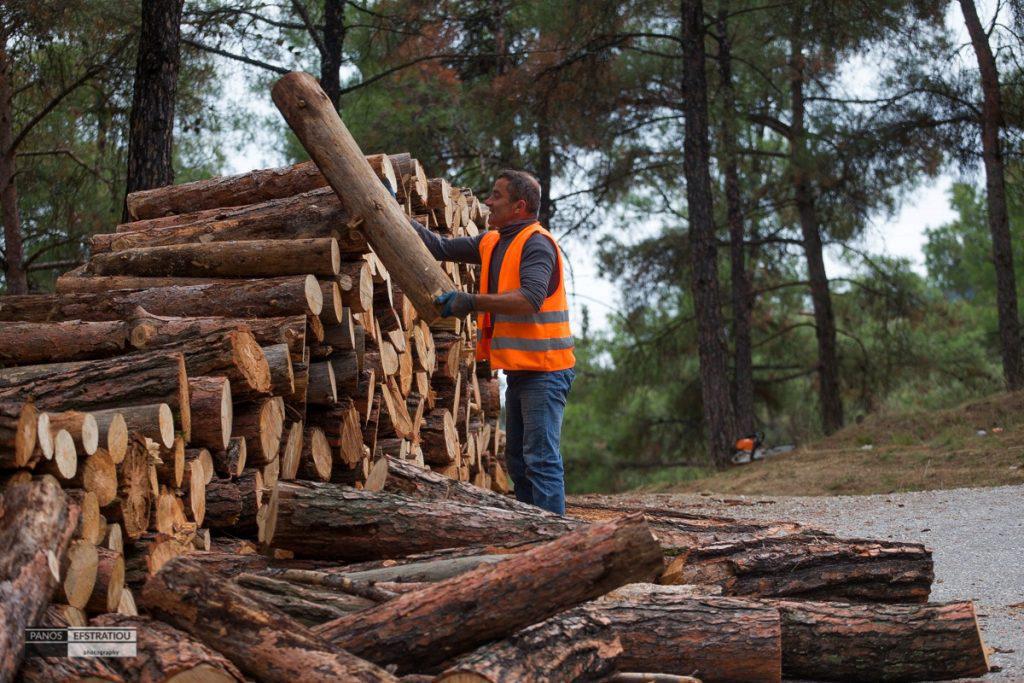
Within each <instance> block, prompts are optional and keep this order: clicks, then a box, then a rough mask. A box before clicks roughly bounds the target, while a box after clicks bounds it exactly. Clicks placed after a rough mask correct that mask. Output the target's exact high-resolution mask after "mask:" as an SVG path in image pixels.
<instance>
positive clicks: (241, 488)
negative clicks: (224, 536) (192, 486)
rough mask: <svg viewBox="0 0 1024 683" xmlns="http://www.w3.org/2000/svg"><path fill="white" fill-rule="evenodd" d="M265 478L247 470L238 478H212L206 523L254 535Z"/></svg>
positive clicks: (209, 485) (246, 534) (207, 491)
mask: <svg viewBox="0 0 1024 683" xmlns="http://www.w3.org/2000/svg"><path fill="white" fill-rule="evenodd" d="M261 485H262V478H257V477H256V471H255V470H246V471H245V472H244V473H243V474H242V475H240V476H239V477H237V478H236V479H231V480H228V479H213V480H212V481H210V483H209V484H208V485H207V487H206V520H205V521H206V526H207V527H209V528H211V529H218V530H224V531H229V532H230V533H232V534H233V535H236V536H245V537H254V534H255V533H256V530H257V525H256V513H257V512H258V511H259V507H260V504H259V501H260V496H261V495H262V491H261V490H260V486H261Z"/></svg>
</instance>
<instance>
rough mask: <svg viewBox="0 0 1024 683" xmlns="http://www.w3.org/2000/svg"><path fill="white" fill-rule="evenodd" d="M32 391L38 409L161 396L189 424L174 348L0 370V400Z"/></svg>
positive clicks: (105, 404) (186, 429)
mask: <svg viewBox="0 0 1024 683" xmlns="http://www.w3.org/2000/svg"><path fill="white" fill-rule="evenodd" d="M28 396H31V397H32V399H33V400H34V401H35V403H36V405H37V406H38V407H40V408H46V409H56V410H67V409H70V408H75V409H79V410H88V409H101V408H116V407H119V406H122V405H126V404H131V403H152V402H154V400H155V401H166V402H167V403H169V404H170V405H171V406H172V407H173V408H175V409H176V410H178V411H179V419H180V420H181V427H182V431H183V432H185V433H186V434H188V432H189V428H190V425H191V420H190V417H191V415H190V413H189V405H188V381H187V376H186V373H185V361H184V358H183V357H182V355H181V354H180V353H178V352H170V351H151V352H138V353H132V354H128V355H126V356H120V357H117V358H108V359H105V360H91V361H76V362H73V363H52V364H49V365H33V366H24V367H18V368H8V369H5V370H0V401H4V400H16V399H19V398H21V399H24V398H25V397H28Z"/></svg>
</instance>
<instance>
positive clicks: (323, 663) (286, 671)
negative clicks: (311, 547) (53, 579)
mask: <svg viewBox="0 0 1024 683" xmlns="http://www.w3.org/2000/svg"><path fill="white" fill-rule="evenodd" d="M141 604H142V605H143V606H145V607H146V609H148V610H149V611H150V612H151V613H153V614H154V615H155V616H157V617H158V618H160V619H161V620H163V621H166V622H168V623H170V624H171V625H173V626H175V627H177V628H180V629H181V630H183V631H185V632H186V633H189V634H191V635H192V636H193V637H195V638H198V639H199V640H201V641H203V642H204V643H206V644H207V645H209V646H210V647H212V648H214V649H215V650H217V651H218V652H220V653H221V654H223V655H224V656H226V657H227V658H228V659H230V660H231V661H232V662H234V663H235V665H236V666H238V668H239V669H241V670H242V671H243V672H244V673H246V674H248V675H250V676H253V677H255V678H257V679H259V680H262V681H280V682H281V683H294V682H295V681H331V680H335V681H394V680H395V678H394V676H392V675H391V674H389V673H388V672H386V671H384V670H383V669H380V668H378V667H376V666H373V665H372V664H370V663H368V662H365V661H363V660H361V659H358V658H356V657H353V656H352V655H350V654H348V653H347V652H345V650H342V649H341V648H339V647H333V646H331V645H330V644H329V643H327V642H325V641H324V640H323V639H322V638H320V637H319V636H316V635H314V634H313V633H312V632H310V631H309V630H308V629H307V628H306V627H305V626H303V625H302V624H300V623H299V622H297V621H295V620H294V619H292V618H291V617H289V616H288V615H287V614H285V613H283V612H281V611H280V610H277V609H275V608H273V607H270V606H269V605H266V604H265V603H261V602H258V601H257V600H255V599H253V597H252V596H251V595H250V594H249V592H248V591H246V590H245V589H243V588H240V587H238V586H237V585H235V584H233V583H231V582H229V581H226V580H224V579H219V578H213V577H211V576H210V575H209V574H208V573H207V572H205V571H204V570H203V568H202V566H200V565H199V564H196V563H195V562H191V561H189V560H188V559H187V558H175V559H173V560H171V561H170V562H168V563H167V564H166V565H165V566H164V568H163V569H162V570H161V571H160V572H159V573H157V574H156V575H155V576H152V577H150V578H149V580H147V581H146V585H145V587H144V588H143V589H142V596H141Z"/></svg>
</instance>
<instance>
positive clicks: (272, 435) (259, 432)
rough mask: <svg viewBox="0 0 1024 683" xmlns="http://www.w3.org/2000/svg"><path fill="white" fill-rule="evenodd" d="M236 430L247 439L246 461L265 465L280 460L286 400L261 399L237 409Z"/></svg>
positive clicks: (259, 465)
mask: <svg viewBox="0 0 1024 683" xmlns="http://www.w3.org/2000/svg"><path fill="white" fill-rule="evenodd" d="M233 424H234V426H233V433H234V434H235V435H236V436H240V437H242V438H244V439H245V451H246V462H247V464H248V465H250V466H256V467H262V466H263V465H267V464H269V463H271V462H273V461H274V460H276V459H277V456H278V451H279V450H280V448H281V436H282V434H283V433H284V400H283V399H281V397H280V396H274V397H272V398H266V399H261V400H259V401H254V402H252V403H245V404H241V405H236V406H235V408H234V423H233Z"/></svg>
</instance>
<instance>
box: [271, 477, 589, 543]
mask: <svg viewBox="0 0 1024 683" xmlns="http://www.w3.org/2000/svg"><path fill="white" fill-rule="evenodd" d="M270 505H271V509H270V512H269V520H268V524H269V525H270V529H271V530H272V531H270V532H269V535H268V536H265V537H264V539H265V542H266V543H267V545H271V546H273V547H275V548H281V549H284V550H290V551H292V552H294V553H295V556H296V557H310V558H317V559H338V560H346V561H360V560H371V559H382V558H389V557H402V556H404V555H410V554H412V553H418V552H424V551H427V550H436V549H439V548H453V547H458V546H469V545H483V544H486V543H489V542H492V541H493V540H494V539H499V538H500V539H504V540H506V541H508V542H531V541H542V540H549V539H553V538H556V537H558V536H561V535H562V534H564V533H566V532H567V531H570V530H571V529H572V528H574V527H575V526H576V524H575V523H574V522H572V521H571V520H566V519H562V518H559V517H555V516H552V517H540V516H536V515H523V514H518V513H513V512H509V511H507V510H499V509H496V508H485V509H481V508H478V507H476V506H473V505H467V504H465V503H456V502H449V501H429V502H425V501H422V500H415V499H412V498H408V497H406V496H400V495H395V494H388V493H367V492H364V491H358V490H356V489H353V488H350V487H347V486H340V485H338V484H325V483H317V482H306V481H303V482H279V483H278V486H277V494H276V496H275V497H274V499H273V501H272V502H271V504H270ZM367 528H373V529H374V533H372V534H367V533H366V529H367Z"/></svg>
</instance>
